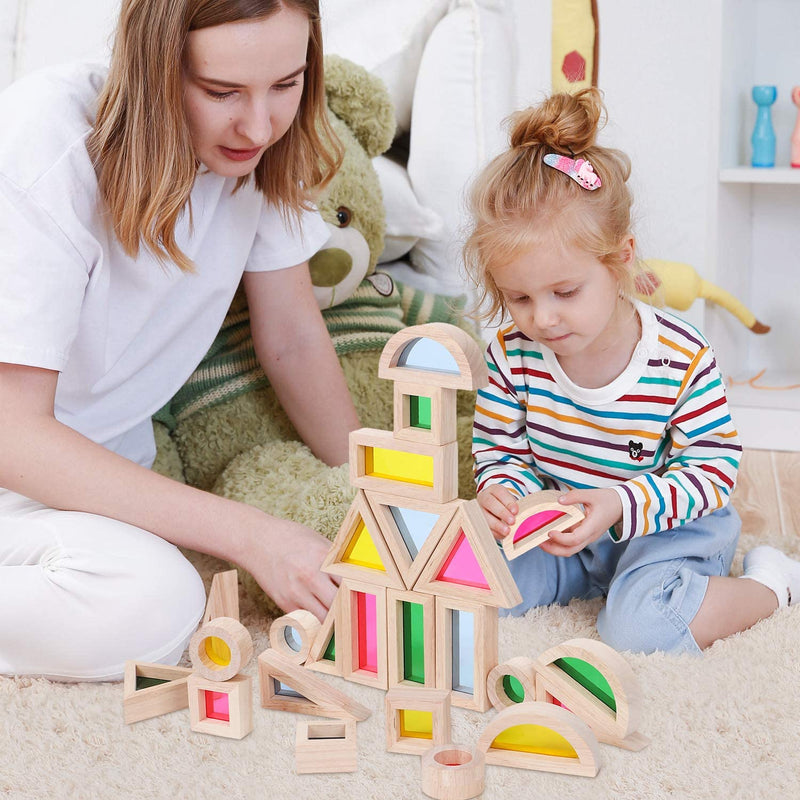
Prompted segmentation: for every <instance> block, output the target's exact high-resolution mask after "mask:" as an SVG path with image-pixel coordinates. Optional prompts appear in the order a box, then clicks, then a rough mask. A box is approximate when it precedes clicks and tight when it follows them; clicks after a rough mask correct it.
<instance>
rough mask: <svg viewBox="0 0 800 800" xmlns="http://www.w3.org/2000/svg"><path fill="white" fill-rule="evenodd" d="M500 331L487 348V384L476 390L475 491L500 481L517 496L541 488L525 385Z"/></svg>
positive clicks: (473, 431) (503, 331) (510, 329)
mask: <svg viewBox="0 0 800 800" xmlns="http://www.w3.org/2000/svg"><path fill="white" fill-rule="evenodd" d="M512 330H513V328H507V329H505V330H501V331H499V332H498V334H497V338H496V339H494V340H493V341H492V342H491V343H490V344H489V347H488V348H487V350H486V363H487V366H488V368H489V385H488V386H486V387H485V388H483V389H480V390H479V391H478V397H477V401H476V405H475V421H474V424H473V429H472V457H473V459H474V461H475V483H476V485H477V491H479V492H480V491H482V490H483V489H485V488H486V487H487V486H490V485H492V484H502V485H503V486H505V487H506V488H508V489H509V490H510V491H511V492H513V493H514V494H515V495H517V496H518V497H523V496H524V495H527V494H530V493H531V492H534V491H537V490H539V489H542V488H544V487H543V485H542V482H541V481H540V480H539V478H537V477H536V475H535V474H534V472H533V469H532V466H533V465H532V457H531V450H530V446H529V445H528V437H527V432H526V427H525V422H526V414H527V407H526V402H525V397H526V392H525V387H524V386H520V387H517V386H516V385H515V383H514V376H513V373H512V370H511V366H510V364H509V361H508V355H507V351H506V339H505V336H506V334H508V333H509V332H510V331H512Z"/></svg>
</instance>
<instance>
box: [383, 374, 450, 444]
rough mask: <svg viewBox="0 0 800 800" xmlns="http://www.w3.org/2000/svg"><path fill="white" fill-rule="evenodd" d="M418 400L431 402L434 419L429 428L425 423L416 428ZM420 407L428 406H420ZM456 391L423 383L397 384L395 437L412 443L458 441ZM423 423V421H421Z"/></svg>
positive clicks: (395, 386) (419, 409) (395, 387)
mask: <svg viewBox="0 0 800 800" xmlns="http://www.w3.org/2000/svg"><path fill="white" fill-rule="evenodd" d="M415 398H416V399H422V398H425V399H427V401H428V403H427V405H428V407H429V411H430V419H429V423H428V426H427V427H426V426H425V425H424V423H420V424H417V425H415V424H414V422H415V417H417V416H419V414H420V412H421V408H418V409H417V410H416V413H415V408H414V406H415V402H414V400H415ZM417 405H418V406H421V405H424V404H417ZM456 418H457V414H456V390H455V389H442V388H441V387H439V386H431V385H430V384H423V383H406V382H405V381H395V384H394V437H395V439H404V440H407V441H409V442H427V443H428V444H447V443H448V442H454V441H456ZM418 421H419V420H418Z"/></svg>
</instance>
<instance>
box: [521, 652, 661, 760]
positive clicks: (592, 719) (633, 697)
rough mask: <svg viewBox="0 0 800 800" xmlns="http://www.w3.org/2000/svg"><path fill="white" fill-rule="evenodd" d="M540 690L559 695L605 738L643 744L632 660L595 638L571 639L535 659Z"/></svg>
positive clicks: (543, 695)
mask: <svg viewBox="0 0 800 800" xmlns="http://www.w3.org/2000/svg"><path fill="white" fill-rule="evenodd" d="M536 696H537V699H538V700H541V701H545V702H551V703H552V702H553V701H558V702H559V703H560V704H562V705H564V706H566V707H567V708H569V709H570V711H572V712H573V713H575V714H577V715H578V716H579V717H580V718H581V719H583V720H584V721H585V722H586V723H587V724H588V725H589V727H590V728H591V729H592V730H593V731H594V733H595V736H596V737H597V739H598V740H599V741H601V742H605V743H606V744H613V745H615V746H617V747H621V748H623V749H625V750H642V749H643V748H644V747H647V745H648V744H649V743H650V740H649V739H648V738H647V737H646V736H643V735H642V734H640V733H639V732H638V727H639V722H640V719H641V706H642V693H641V689H640V687H639V682H638V680H637V679H636V675H635V674H634V672H633V670H632V669H631V667H630V665H629V664H628V662H627V661H626V660H625V659H624V658H623V657H622V656H621V655H620V654H619V653H618V652H617V651H616V650H614V648H612V647H609V646H608V645H607V644H603V642H599V641H597V640H595V639H570V640H569V641H567V642H564V643H563V644H560V645H556V646H555V647H551V648H550V649H549V650H547V651H545V652H544V653H542V655H540V656H539V658H537V659H536Z"/></svg>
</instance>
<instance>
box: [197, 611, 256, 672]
mask: <svg viewBox="0 0 800 800" xmlns="http://www.w3.org/2000/svg"><path fill="white" fill-rule="evenodd" d="M213 639H216V640H221V642H222V643H224V645H226V646H227V649H228V650H229V652H230V655H229V656H228V653H224V655H223V654H220V653H219V652H217V653H216V654H215V653H214V649H215V643H214V642H212V640H213ZM217 649H218V650H223V651H224V648H217ZM252 657H253V637H252V636H250V633H249V632H248V630H247V628H245V627H244V625H242V623H241V622H239V621H238V620H236V619H233V617H216V618H215V619H213V620H211V621H210V622H206V623H205V624H204V625H201V626H200V627H199V628H198V629H197V630H196V631H195V633H194V635H193V636H192V638H191V641H190V642H189V658H191V660H192V667H194V671H195V672H196V673H197V674H199V675H202V676H203V677H204V678H206V679H207V680H210V681H227V680H230V679H231V678H233V677H234V676H235V675H238V674H239V673H240V672H241V671H242V668H243V667H245V666H246V665H247V662H248V661H250V659H251V658H252Z"/></svg>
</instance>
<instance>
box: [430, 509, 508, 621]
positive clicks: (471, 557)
mask: <svg viewBox="0 0 800 800" xmlns="http://www.w3.org/2000/svg"><path fill="white" fill-rule="evenodd" d="M414 591H417V592H426V593H427V594H435V595H440V596H443V597H450V598H454V599H456V600H470V601H473V602H474V601H477V602H480V603H483V604H485V605H489V606H497V607H501V608H511V607H512V606H515V605H517V604H518V603H521V602H522V595H521V594H520V592H519V589H518V588H517V584H516V583H515V582H514V578H513V577H512V576H511V572H510V571H509V569H508V564H507V563H506V561H505V559H504V558H503V554H502V553H501V552H500V549H499V548H498V546H497V542H496V540H495V538H494V536H493V535H492V532H491V530H489V525H488V523H487V522H486V519H485V517H484V516H483V511H481V508H480V506H479V505H478V501H477V500H470V501H469V502H467V501H465V500H462V501H461V504H460V506H459V507H458V508H457V509H456V512H455V514H454V515H453V519H452V520H451V521H450V524H449V525H448V526H447V528H446V530H445V532H444V534H443V535H442V538H441V539H440V540H439V543H438V544H437V545H436V548H435V550H434V551H433V553H432V554H431V557H430V559H428V563H427V564H426V565H425V567H424V568H423V570H422V572H421V573H420V576H419V578H418V580H417V582H416V583H415V584H414Z"/></svg>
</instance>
